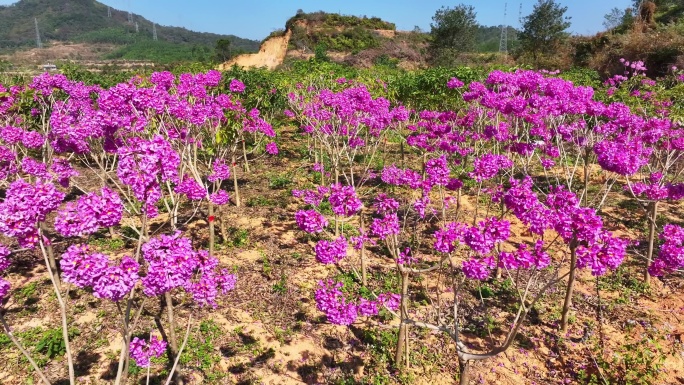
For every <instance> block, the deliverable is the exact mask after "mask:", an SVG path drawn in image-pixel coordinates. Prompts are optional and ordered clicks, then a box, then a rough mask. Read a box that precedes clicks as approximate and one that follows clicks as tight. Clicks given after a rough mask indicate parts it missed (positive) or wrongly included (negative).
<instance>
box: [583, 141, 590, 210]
mask: <svg viewBox="0 0 684 385" xmlns="http://www.w3.org/2000/svg"><path fill="white" fill-rule="evenodd" d="M588 205H589V150H588V149H587V150H586V151H585V154H584V206H588Z"/></svg>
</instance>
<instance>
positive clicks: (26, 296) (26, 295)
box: [15, 281, 38, 304]
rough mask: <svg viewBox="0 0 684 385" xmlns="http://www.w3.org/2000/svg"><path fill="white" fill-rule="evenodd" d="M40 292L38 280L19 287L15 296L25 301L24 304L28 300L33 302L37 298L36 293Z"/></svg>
mask: <svg viewBox="0 0 684 385" xmlns="http://www.w3.org/2000/svg"><path fill="white" fill-rule="evenodd" d="M37 292H38V281H33V282H31V283H29V284H28V285H26V286H24V287H22V288H21V289H18V290H17V292H16V293H15V296H16V298H17V299H18V300H21V301H24V304H26V303H28V302H33V301H34V300H35V299H36V298H35V295H36V293H37Z"/></svg>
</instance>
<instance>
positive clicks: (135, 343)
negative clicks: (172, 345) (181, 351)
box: [128, 336, 166, 368]
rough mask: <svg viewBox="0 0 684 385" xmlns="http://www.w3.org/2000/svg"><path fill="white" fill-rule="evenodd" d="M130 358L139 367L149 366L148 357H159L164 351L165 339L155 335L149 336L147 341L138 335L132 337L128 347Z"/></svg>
mask: <svg viewBox="0 0 684 385" xmlns="http://www.w3.org/2000/svg"><path fill="white" fill-rule="evenodd" d="M128 350H129V352H130V355H131V358H132V359H134V360H135V364H136V365H138V366H139V367H141V368H147V367H149V366H150V358H152V357H161V355H162V354H164V352H165V351H166V341H164V340H162V339H161V338H159V337H157V336H151V337H150V340H149V342H148V341H145V340H143V339H140V338H138V337H133V340H131V344H130V346H129V348H128Z"/></svg>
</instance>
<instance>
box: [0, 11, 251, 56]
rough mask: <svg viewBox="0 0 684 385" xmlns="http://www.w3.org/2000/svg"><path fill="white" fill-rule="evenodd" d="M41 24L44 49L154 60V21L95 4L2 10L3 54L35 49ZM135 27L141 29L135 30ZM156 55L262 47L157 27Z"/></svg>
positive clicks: (0, 44) (246, 41)
mask: <svg viewBox="0 0 684 385" xmlns="http://www.w3.org/2000/svg"><path fill="white" fill-rule="evenodd" d="M34 20H37V21H38V28H39V30H40V37H41V40H42V42H43V44H50V43H55V42H81V43H106V44H113V45H116V46H121V48H120V49H119V50H117V51H115V52H113V53H109V54H108V55H110V56H113V57H112V58H126V59H141V60H150V59H152V58H149V57H130V56H131V55H133V56H136V55H137V56H145V54H146V53H149V52H148V51H150V49H152V50H154V48H155V47H154V46H153V44H152V42H153V39H152V35H153V31H152V30H153V22H152V21H150V20H147V19H145V18H144V17H142V16H140V15H136V14H132V15H131V20H130V21H129V15H128V12H126V11H121V10H118V9H114V8H110V7H108V6H107V5H105V4H102V3H100V2H98V1H95V0H21V1H18V2H17V3H14V4H12V5H8V6H0V50H4V51H7V50H13V49H17V48H19V49H22V48H25V47H26V48H30V47H35V46H36V31H35V24H34V23H35V22H34ZM136 23H137V28H136ZM156 32H157V38H158V41H156V42H154V44H157V45H158V46H157V47H156V48H157V50H160V49H161V50H163V51H166V50H169V49H173V48H174V47H175V49H176V50H177V51H179V52H192V53H193V54H197V53H198V52H200V53H205V54H209V53H213V49H214V47H215V45H216V41H217V40H219V39H229V40H230V41H231V48H232V49H235V50H236V51H246V52H253V51H257V50H258V49H259V42H258V41H255V40H249V39H243V38H240V37H237V36H234V35H219V34H214V33H205V32H194V31H190V30H188V29H185V28H179V27H167V26H159V25H157V26H156Z"/></svg>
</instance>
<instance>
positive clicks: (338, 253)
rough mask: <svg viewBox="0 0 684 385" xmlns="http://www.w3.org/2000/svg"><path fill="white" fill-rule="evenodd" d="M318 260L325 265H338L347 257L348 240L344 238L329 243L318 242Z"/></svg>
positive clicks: (316, 248) (326, 241) (316, 250)
mask: <svg viewBox="0 0 684 385" xmlns="http://www.w3.org/2000/svg"><path fill="white" fill-rule="evenodd" d="M314 251H315V252H316V260H317V261H318V262H320V263H323V264H326V265H328V264H331V263H337V262H339V261H341V260H342V259H343V258H344V257H346V256H347V239H346V238H345V237H344V236H340V237H339V238H337V239H335V240H333V241H328V240H325V239H324V240H321V241H318V243H317V244H316V247H314Z"/></svg>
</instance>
